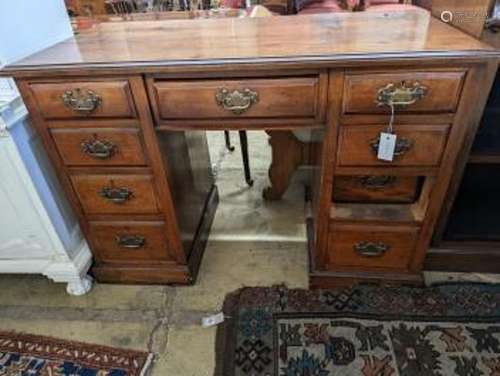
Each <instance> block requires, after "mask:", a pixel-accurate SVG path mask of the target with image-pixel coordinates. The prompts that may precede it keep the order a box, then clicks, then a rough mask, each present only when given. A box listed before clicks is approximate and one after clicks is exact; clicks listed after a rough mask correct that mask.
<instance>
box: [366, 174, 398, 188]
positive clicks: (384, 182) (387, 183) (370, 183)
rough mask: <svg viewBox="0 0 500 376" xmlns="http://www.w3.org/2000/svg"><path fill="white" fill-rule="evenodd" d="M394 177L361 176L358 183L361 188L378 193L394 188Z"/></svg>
mask: <svg viewBox="0 0 500 376" xmlns="http://www.w3.org/2000/svg"><path fill="white" fill-rule="evenodd" d="M397 180H398V179H397V177H396V176H386V175H370V176H361V177H360V178H359V182H360V184H361V186H362V187H363V188H365V189H368V190H370V191H379V190H382V189H385V188H388V187H392V186H394V184H395V183H396V181H397Z"/></svg>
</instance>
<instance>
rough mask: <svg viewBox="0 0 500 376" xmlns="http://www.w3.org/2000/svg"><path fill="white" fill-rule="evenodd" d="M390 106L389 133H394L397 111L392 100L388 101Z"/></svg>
mask: <svg viewBox="0 0 500 376" xmlns="http://www.w3.org/2000/svg"><path fill="white" fill-rule="evenodd" d="M388 106H389V107H390V109H391V118H390V119H389V124H388V125H387V133H391V134H392V133H393V129H392V128H393V125H394V117H395V111H394V104H393V103H392V101H391V102H389V103H388Z"/></svg>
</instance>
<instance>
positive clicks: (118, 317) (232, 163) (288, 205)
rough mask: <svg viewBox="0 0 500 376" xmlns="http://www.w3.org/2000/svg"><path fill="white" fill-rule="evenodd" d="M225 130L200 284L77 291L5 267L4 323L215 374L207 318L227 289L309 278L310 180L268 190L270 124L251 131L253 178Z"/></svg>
mask: <svg viewBox="0 0 500 376" xmlns="http://www.w3.org/2000/svg"><path fill="white" fill-rule="evenodd" d="M231 135H232V139H233V140H232V141H233V143H234V145H235V146H236V150H235V151H234V152H232V153H229V152H228V151H227V150H226V149H225V148H224V144H223V142H224V136H223V133H222V132H213V133H209V144H210V150H211V154H212V162H213V163H214V164H215V165H216V168H217V171H218V174H217V176H218V177H217V184H218V186H219V190H220V196H221V203H220V205H219V207H218V210H217V215H216V218H215V221H214V224H213V227H212V232H211V236H210V241H209V243H208V246H207V249H206V252H205V255H204V258H203V262H202V265H201V269H200V273H199V277H198V281H197V283H196V285H195V286H192V287H168V286H122V285H110V284H95V285H94V288H93V289H92V291H91V292H90V293H89V294H87V295H86V296H82V297H73V296H70V295H68V294H66V292H65V286H64V285H63V284H56V283H53V282H51V281H49V280H48V279H46V278H44V277H41V276H30V275H0V302H1V305H0V330H17V331H23V332H28V333H33V334H42V335H50V336H56V337H59V338H65V339H70V340H77V341H84V342H89V343H96V344H102V345H110V346H116V347H123V348H131V349H137V350H149V351H152V352H154V353H155V354H156V359H155V363H154V365H153V368H152V371H151V374H152V375H155V376H156V375H161V376H168V375H173V376H205V375H212V373H213V367H214V343H215V328H209V329H204V328H202V327H201V326H200V321H201V318H202V317H203V316H206V315H209V314H212V313H216V312H217V311H218V310H219V309H220V307H221V305H222V302H223V300H224V296H225V295H226V294H227V293H229V292H231V291H233V290H235V289H237V288H239V287H242V286H257V285H259V286H268V285H273V284H277V283H286V284H287V285H288V286H290V287H307V273H306V262H307V260H306V246H305V226H304V205H303V194H304V192H303V189H302V184H300V183H301V179H302V178H303V176H301V174H298V175H297V177H296V179H294V182H293V184H292V187H291V189H289V192H287V194H286V195H285V197H284V199H283V200H282V201H280V202H274V203H266V202H264V201H263V200H262V198H261V193H262V189H263V188H264V187H265V186H266V185H267V184H268V179H267V168H268V166H269V163H270V148H269V146H268V143H267V136H266V135H265V133H264V132H249V148H250V157H251V165H252V175H253V178H254V179H255V184H254V186H253V187H251V188H250V187H247V185H246V183H245V181H244V178H243V171H242V162H241V156H240V149H239V142H238V139H237V132H232V134H231Z"/></svg>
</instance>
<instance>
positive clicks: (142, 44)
mask: <svg viewBox="0 0 500 376" xmlns="http://www.w3.org/2000/svg"><path fill="white" fill-rule="evenodd" d="M374 30H376V32H374ZM395 30H397V31H398V32H397V36H396V35H395V34H394V31H395ZM485 55H493V56H494V55H495V51H494V50H493V49H492V48H491V47H488V46H486V45H485V44H483V43H481V42H480V41H478V40H476V39H474V38H472V37H471V36H468V35H466V34H464V33H460V32H457V31H456V30H454V29H453V28H452V27H451V26H449V25H446V24H444V23H442V22H440V21H439V20H437V19H434V18H432V17H431V16H430V14H429V13H428V12H427V11H426V10H423V9H422V10H416V11H411V12H409V11H398V12H392V13H383V12H359V13H350V12H347V13H328V14H316V15H297V16H282V17H267V18H227V19H200V20H197V21H196V22H192V21H190V20H168V21H144V22H142V21H136V22H119V23H102V24H99V25H98V26H97V27H96V28H95V29H91V30H89V31H88V32H82V33H81V34H79V35H78V36H76V37H74V38H69V39H68V40H66V41H63V42H61V43H59V44H57V45H55V46H54V47H51V48H48V49H46V50H43V51H41V52H38V53H36V54H34V55H32V56H30V57H28V58H26V59H23V60H21V61H20V62H17V63H15V64H12V65H11V66H10V67H7V69H6V70H5V74H11V75H13V74H15V75H20V74H21V71H23V70H28V71H30V70H31V71H32V73H35V74H37V73H38V74H39V73H40V71H41V70H47V72H50V73H52V74H54V73H56V74H57V73H59V74H60V73H61V70H60V69H64V71H65V73H70V72H71V71H73V72H74V71H75V70H78V69H82V68H96V69H105V68H119V67H122V68H127V69H125V70H127V71H129V72H132V71H135V72H147V71H153V72H158V68H160V67H173V66H175V67H177V68H178V69H177V71H179V68H181V69H183V70H185V69H186V66H189V65H192V66H193V67H194V66H196V71H200V69H199V67H200V64H206V65H211V66H213V65H224V67H223V68H226V69H231V67H232V69H233V70H234V69H235V67H236V66H238V65H239V64H242V63H247V64H248V63H259V64H263V63H273V62H276V63H278V62H282V63H285V62H318V63H329V64H332V63H334V62H337V63H339V62H344V63H345V62H350V63H352V62H356V61H366V60H369V59H377V60H380V61H385V60H391V59H396V58H403V59H407V58H408V57H413V58H416V57H435V58H447V59H451V58H454V57H455V58H457V57H458V58H460V57H463V56H469V57H471V58H480V57H481V56H485ZM229 63H232V64H235V66H228V65H227V64H229ZM183 66H184V67H183ZM268 67H269V65H268ZM309 67H312V65H309ZM146 68H149V69H146ZM114 71H115V72H117V70H116V69H115V70H114ZM28 74H29V73H28Z"/></svg>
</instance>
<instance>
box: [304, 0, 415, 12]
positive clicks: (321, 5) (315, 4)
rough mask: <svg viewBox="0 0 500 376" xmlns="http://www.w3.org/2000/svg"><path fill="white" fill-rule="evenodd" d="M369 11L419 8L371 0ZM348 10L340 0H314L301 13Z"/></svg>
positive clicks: (394, 0)
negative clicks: (341, 4) (342, 6)
mask: <svg viewBox="0 0 500 376" xmlns="http://www.w3.org/2000/svg"><path fill="white" fill-rule="evenodd" d="M367 3H369V6H368V7H367V9H366V10H367V11H370V12H374V11H375V12H377V11H378V12H394V11H398V10H412V9H419V8H418V7H416V6H414V5H409V4H399V1H398V0H369V1H367ZM332 12H346V10H344V9H342V8H341V7H340V5H339V3H338V0H323V1H321V0H320V1H312V2H310V3H308V4H307V5H306V6H305V7H304V8H302V9H301V10H300V11H299V13H300V14H314V13H332Z"/></svg>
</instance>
